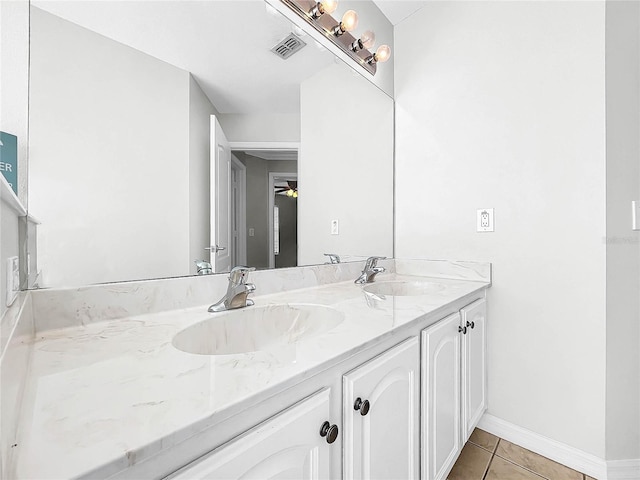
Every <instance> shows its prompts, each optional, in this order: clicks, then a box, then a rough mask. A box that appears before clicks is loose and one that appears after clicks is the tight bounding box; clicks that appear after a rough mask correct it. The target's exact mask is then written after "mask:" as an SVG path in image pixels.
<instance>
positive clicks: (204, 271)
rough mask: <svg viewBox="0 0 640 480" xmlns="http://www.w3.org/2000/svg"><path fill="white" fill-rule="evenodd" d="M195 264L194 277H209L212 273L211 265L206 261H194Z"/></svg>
mask: <svg viewBox="0 0 640 480" xmlns="http://www.w3.org/2000/svg"><path fill="white" fill-rule="evenodd" d="M195 264H196V275H211V274H212V273H213V269H212V268H211V264H210V263H209V262H207V261H206V260H195Z"/></svg>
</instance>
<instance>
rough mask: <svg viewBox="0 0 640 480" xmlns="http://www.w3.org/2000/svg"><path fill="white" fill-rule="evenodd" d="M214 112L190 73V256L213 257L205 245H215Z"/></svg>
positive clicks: (201, 258) (192, 268) (194, 268)
mask: <svg viewBox="0 0 640 480" xmlns="http://www.w3.org/2000/svg"><path fill="white" fill-rule="evenodd" d="M211 115H216V116H219V115H220V114H219V113H218V111H217V110H216V108H215V107H214V106H213V105H212V104H211V102H210V101H209V99H208V98H207V96H206V95H205V94H204V92H203V91H202V89H201V88H200V85H198V82H196V80H195V79H194V78H193V77H192V76H191V75H189V259H190V260H191V262H190V271H191V273H194V274H195V273H196V266H195V263H194V261H195V260H196V259H197V260H207V261H208V260H209V252H208V251H206V250H205V247H208V246H210V245H211V241H210V239H209V236H210V223H211V213H210V212H211V208H210V207H211V202H210V201H209V197H210V195H211V189H210V178H211V177H210V168H209V165H210V144H211V128H210V123H211Z"/></svg>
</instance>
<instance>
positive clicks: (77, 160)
mask: <svg viewBox="0 0 640 480" xmlns="http://www.w3.org/2000/svg"><path fill="white" fill-rule="evenodd" d="M31 5H32V6H31V19H30V23H31V45H30V107H29V108H30V118H29V125H30V139H29V142H30V145H29V147H30V158H29V182H28V185H29V209H30V211H31V212H33V215H35V216H36V217H37V218H38V219H39V220H40V221H41V224H40V225H39V226H38V239H37V240H38V252H37V259H38V270H39V271H41V275H40V278H39V280H38V285H39V286H40V287H62V286H76V285H87V284H95V283H105V282H116V281H126V280H140V279H153V278H165V277H176V276H184V275H194V274H198V273H200V274H202V273H209V272H211V273H218V272H226V271H229V269H230V268H232V267H233V266H235V265H248V266H252V267H256V268H281V267H290V266H298V265H309V264H317V263H324V261H325V260H326V259H325V258H324V257H323V253H324V252H325V251H337V252H341V253H343V254H354V255H361V256H363V257H364V256H367V255H370V254H380V253H381V254H386V255H391V254H392V237H393V235H392V225H393V207H392V205H393V188H392V172H393V100H392V99H391V98H390V97H389V96H387V95H386V94H385V93H384V92H383V91H382V90H381V89H380V88H378V87H376V86H375V85H373V84H372V83H370V82H369V81H368V80H367V79H365V77H364V76H363V75H361V74H357V73H355V72H354V71H353V70H352V69H351V68H350V67H347V66H346V65H344V64H342V62H336V59H335V58H334V56H333V54H331V53H330V52H329V51H327V50H326V49H324V48H321V47H319V45H318V44H316V42H315V40H313V39H312V38H310V37H309V36H308V35H305V34H304V32H301V31H300V29H296V28H294V26H293V25H292V23H291V22H290V21H289V20H287V19H286V18H285V17H284V16H282V15H281V14H280V13H278V12H274V11H273V9H271V8H269V7H268V5H267V4H266V3H265V2H264V1H263V0H249V1H243V2H237V1H224V0H222V1H215V2H172V1H158V2H117V1H105V2H75V1H44V2H40V1H34V2H32V4H31ZM124 18H126V19H127V21H126V22H124V21H123V19H124ZM149 18H153V22H150V21H149ZM237 18H242V22H243V35H237V32H236V22H233V21H228V20H229V19H237ZM176 19H180V21H176ZM212 25H215V26H216V28H211V26H212ZM291 35H294V36H295V37H296V38H298V40H299V41H300V42H301V44H303V45H302V48H301V49H300V50H299V51H297V52H295V53H293V54H292V55H290V56H289V57H287V58H286V59H283V58H281V57H279V56H278V55H276V54H275V53H274V52H273V51H272V49H273V48H274V47H276V46H277V45H278V44H280V43H282V41H283V40H285V39H287V38H291ZM229 38H233V39H234V41H233V42H229V41H228V39H229ZM327 85H328V86H330V88H326V87H327ZM337 111H339V112H340V121H339V122H338V123H337V117H336V114H335V112H337ZM212 118H215V122H213V121H212ZM355 122H357V123H358V124H359V125H360V126H361V127H362V130H361V131H362V132H366V133H367V134H368V135H370V136H371V138H375V139H376V142H377V143H372V142H358V141H357V139H356V137H354V135H353V131H352V130H351V129H349V128H347V129H345V128H341V127H339V124H345V125H346V124H354V123H355ZM214 123H215V124H216V125H217V126H218V127H219V129H218V130H219V131H218V133H219V134H220V135H219V136H220V137H221V138H220V142H222V143H219V142H218V139H217V138H215V137H216V128H217V127H216V128H214V127H215V125H214ZM222 137H224V138H222ZM223 140H224V141H223ZM219 146H220V148H222V149H223V150H225V151H224V152H222V151H220V148H218V147H219ZM227 150H228V151H227ZM275 151H280V152H286V153H287V154H289V155H290V154H291V152H295V153H296V158H295V166H294V165H293V164H290V165H287V164H286V162H292V161H294V160H292V159H291V158H290V157H287V158H282V159H277V158H276V159H273V158H270V159H265V158H264V156H265V155H267V154H269V155H271V154H273V152H275ZM265 152H266V153H265ZM329 152H330V154H328V153H329ZM231 153H233V158H234V160H233V161H232V156H231ZM218 157H220V158H221V159H223V160H224V162H226V166H224V167H220V165H221V164H219V163H217V158H218ZM219 167H220V168H222V170H220V168H219ZM243 169H244V170H246V171H245V172H244V173H242V172H241V171H242V170H243ZM258 172H260V175H258ZM271 173H286V174H289V176H288V177H282V178H279V177H278V178H276V177H274V178H273V180H274V181H276V180H277V183H276V185H277V186H283V185H285V184H286V182H287V181H295V182H298V183H296V190H297V187H298V186H299V187H300V197H299V198H292V197H286V198H284V197H283V195H272V194H271V193H268V192H273V191H275V185H274V186H273V188H272V187H271V186H270V181H271V180H270V177H269V174H271ZM227 175H228V181H227ZM242 175H244V176H245V177H244V180H245V181H246V188H245V191H244V193H242V192H239V191H238V190H237V189H236V187H235V186H234V185H233V184H232V182H235V181H236V177H241V176H242ZM294 176H295V178H294ZM305 178H309V179H310V180H311V181H305ZM372 181H375V183H376V185H377V188H376V192H375V196H374V197H368V198H365V197H361V196H359V195H357V194H356V193H355V192H357V191H358V184H359V183H362V184H363V185H364V184H365V182H369V183H370V182H372ZM283 182H284V183H283ZM216 183H217V184H216ZM327 189H330V190H332V191H342V192H353V194H350V196H348V197H343V198H338V197H331V196H327V195H326V191H327ZM296 193H297V192H296ZM259 195H260V199H259V198H258V196H259ZM53 199H55V200H54V201H52V200H53ZM272 203H273V205H271V204H272ZM234 206H235V207H234ZM294 206H295V208H294ZM232 208H235V210H233V211H232V210H231V209H232ZM241 208H244V209H245V211H244V213H243V214H241V210H240V209H241ZM274 211H277V212H278V215H277V217H278V220H279V224H278V225H275V224H274V218H273V216H274ZM352 211H358V212H360V214H359V215H358V216H354V215H352V213H350V212H352ZM293 215H295V219H294V218H293ZM332 219H340V221H341V225H342V230H341V233H340V235H339V236H335V235H331V233H330V222H331V221H332ZM372 220H373V221H372ZM274 227H275V228H274ZM274 229H275V231H274ZM276 234H277V236H276ZM285 234H286V236H285ZM372 238H373V239H374V242H373V243H372V242H371V239H372ZM376 242H377V243H376ZM365 245H366V248H367V250H365V247H364V246H365ZM207 265H210V266H211V268H210V269H209V268H207Z"/></svg>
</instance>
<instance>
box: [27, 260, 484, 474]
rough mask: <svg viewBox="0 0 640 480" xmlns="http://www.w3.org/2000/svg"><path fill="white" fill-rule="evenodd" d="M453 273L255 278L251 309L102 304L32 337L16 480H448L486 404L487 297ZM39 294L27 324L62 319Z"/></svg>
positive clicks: (403, 268) (480, 273) (476, 272)
mask: <svg viewBox="0 0 640 480" xmlns="http://www.w3.org/2000/svg"><path fill="white" fill-rule="evenodd" d="M447 264H448V262H439V263H438V262H432V263H429V262H401V261H399V260H391V261H387V264H386V265H387V268H388V273H385V274H381V275H379V276H378V277H377V278H376V281H375V282H374V283H372V284H368V285H365V286H360V285H355V284H354V283H353V278H355V276H354V275H353V273H354V266H348V265H341V266H334V265H326V266H319V267H304V268H296V269H291V270H284V271H272V272H256V275H255V276H254V278H253V279H252V281H253V282H254V283H255V284H256V286H257V291H260V290H261V285H262V286H266V285H267V283H266V282H267V279H268V278H269V275H276V276H278V275H279V276H280V280H279V281H280V282H281V286H280V288H278V289H279V290H281V291H279V292H273V293H267V292H268V290H269V289H268V288H263V290H267V292H265V293H267V294H265V295H255V296H253V299H254V300H255V305H254V306H251V307H247V308H246V309H242V310H236V311H231V312H223V313H215V314H211V313H208V312H207V311H206V310H207V305H204V304H202V305H198V306H197V307H189V308H180V309H173V310H167V311H156V312H149V313H139V314H133V315H128V316H127V315H126V313H127V312H124V313H122V315H124V316H122V317H120V318H113V319H106V320H102V321H100V320H99V317H100V314H103V313H105V312H106V311H107V310H108V308H107V307H108V305H107V303H108V302H105V304H104V305H102V306H98V305H93V306H92V311H93V312H94V313H95V318H94V320H92V321H86V316H85V317H84V318H85V320H84V322H85V324H84V325H76V326H69V325H67V326H65V327H64V328H57V329H50V330H42V331H40V332H38V333H37V334H36V338H35V340H34V342H33V345H32V347H33V351H32V358H31V366H30V371H29V373H28V375H27V380H26V384H25V394H24V401H23V411H22V414H21V422H20V425H19V435H18V439H19V445H18V447H17V451H16V453H17V455H16V459H15V460H16V462H15V476H16V477H17V478H175V479H187V478H188V479H194V478H212V479H213V478H270V477H271V476H273V475H275V474H277V473H280V474H282V475H285V478H319V479H327V478H369V477H382V478H385V477H386V478H424V479H436V478H446V475H447V474H448V472H449V470H450V468H451V467H452V466H453V463H454V462H455V460H456V458H457V457H458V454H459V452H460V450H461V449H462V446H463V445H464V442H465V441H466V440H467V438H468V437H469V435H470V434H471V432H472V431H473V428H474V427H475V425H476V424H477V422H478V421H479V419H480V416H481V415H482V413H483V412H484V410H485V408H486V361H485V356H486V300H485V292H486V289H487V287H488V286H489V285H490V267H489V266H488V265H483V264H465V265H463V264H453V263H451V264H448V265H449V266H448V267H446V265H447ZM355 265H358V266H360V267H361V265H359V264H355ZM416 265H417V266H416ZM472 265H474V266H472ZM425 266H428V267H429V268H425ZM355 268H356V270H357V267H355ZM305 269H306V273H305ZM314 269H315V270H314ZM329 271H331V272H333V273H331V274H330V275H327V273H326V272H329ZM319 272H324V273H322V274H320V273H319ZM336 272H338V273H336ZM417 273H422V275H417ZM296 275H297V276H298V278H306V279H307V280H306V283H307V285H308V284H309V283H312V284H315V286H307V285H304V284H305V282H304V281H303V282H302V286H305V287H306V288H299V289H286V287H285V286H284V285H285V284H288V285H290V287H289V288H292V287H291V285H294V286H295V283H296V281H295V279H293V277H294V276H296ZM286 276H288V277H289V281H285V280H283V278H284V277H286ZM312 277H313V279H312V280H311V281H309V278H312ZM325 277H326V278H325ZM329 277H331V278H330V280H329V281H327V280H328V279H329ZM345 277H348V278H349V280H346V279H345ZM323 278H324V279H323ZM290 280H294V281H293V282H291V281H290ZM185 281H187V280H186V279H185ZM189 281H192V282H193V281H200V282H202V281H204V280H203V279H193V278H192V279H189ZM270 283H271V285H273V284H275V283H278V280H274V279H272V281H271V282H270ZM298 283H299V282H298ZM220 285H222V283H220ZM103 288H107V286H103ZM111 288H112V289H113V288H116V289H117V287H111ZM131 288H132V289H134V290H135V287H131ZM138 290H140V289H138ZM31 293H32V294H35V295H37V294H38V293H39V292H31ZM67 293H69V292H67ZM75 293H76V297H77V295H78V292H75ZM84 293H85V294H86V292H84ZM120 293H121V292H120ZM147 293H148V292H147ZM43 294H44V295H48V297H47V298H46V299H44V298H40V299H36V298H35V295H34V298H33V299H31V300H32V302H33V305H34V311H37V310H38V309H42V307H43V305H48V306H49V307H50V309H49V311H52V312H55V311H59V310H56V309H60V308H62V307H61V306H60V305H61V303H57V302H63V301H64V298H60V299H55V295H52V292H48V293H47V292H44V293H43ZM104 294H105V295H108V294H109V293H108V292H105V293H104ZM138 294H141V292H140V291H138ZM61 295H62V294H61ZM91 295H93V296H94V298H95V292H93V293H92V294H91ZM213 296H214V297H215V295H213ZM147 300H149V299H148V298H147ZM56 305H57V306H56ZM76 311H78V310H77V309H76ZM34 313H35V312H34ZM84 313H85V314H86V312H84ZM41 314H42V313H40V315H41ZM112 315H113V316H118V315H115V314H112ZM35 316H36V317H37V316H38V313H35ZM92 318H93V317H92ZM37 323H38V321H37V320H36V324H37ZM278 478H280V477H278Z"/></svg>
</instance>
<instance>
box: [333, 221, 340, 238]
mask: <svg viewBox="0 0 640 480" xmlns="http://www.w3.org/2000/svg"><path fill="white" fill-rule="evenodd" d="M331 235H340V221H339V220H331Z"/></svg>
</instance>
